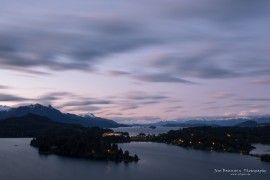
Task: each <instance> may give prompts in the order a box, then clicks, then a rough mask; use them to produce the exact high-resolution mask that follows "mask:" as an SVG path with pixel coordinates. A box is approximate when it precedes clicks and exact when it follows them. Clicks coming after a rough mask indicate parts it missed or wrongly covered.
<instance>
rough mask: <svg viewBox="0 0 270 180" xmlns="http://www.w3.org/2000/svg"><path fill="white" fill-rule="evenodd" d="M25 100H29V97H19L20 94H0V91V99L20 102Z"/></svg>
mask: <svg viewBox="0 0 270 180" xmlns="http://www.w3.org/2000/svg"><path fill="white" fill-rule="evenodd" d="M26 100H30V99H28V98H24V97H20V96H14V95H10V94H2V93H0V101H14V102H20V101H26Z"/></svg>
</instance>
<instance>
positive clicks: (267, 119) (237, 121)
mask: <svg viewBox="0 0 270 180" xmlns="http://www.w3.org/2000/svg"><path fill="white" fill-rule="evenodd" d="M245 122H247V123H245ZM251 122H253V124H251ZM241 123H243V124H241ZM255 123H257V125H262V124H269V123H270V116H256V117H239V118H229V119H225V118H224V119H220V118H219V119H216V120H215V119H201V120H187V121H177V120H176V121H160V122H155V123H149V124H136V125H137V126H145V125H146V126H164V127H196V126H237V125H240V126H245V125H246V126H249V125H250V126H255V125H256V124H255Z"/></svg>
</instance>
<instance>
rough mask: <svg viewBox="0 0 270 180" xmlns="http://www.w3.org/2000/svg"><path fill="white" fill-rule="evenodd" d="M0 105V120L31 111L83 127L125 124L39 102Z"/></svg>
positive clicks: (108, 126) (23, 114)
mask: <svg viewBox="0 0 270 180" xmlns="http://www.w3.org/2000/svg"><path fill="white" fill-rule="evenodd" d="M0 107H1V108H0V120H4V119H8V118H11V117H22V116H25V115H27V114H29V113H31V114H36V115H39V116H44V117H46V118H48V119H50V120H52V121H55V122H60V123H66V124H79V125H82V126H85V127H103V128H115V127H125V126H126V125H123V124H118V123H117V122H115V121H113V120H108V119H104V118H101V117H96V116H94V115H93V114H92V115H91V116H90V115H86V116H78V115H76V114H70V113H62V112H61V111H60V110H58V109H55V108H54V107H52V106H51V105H49V106H43V105H41V104H31V105H29V106H20V107H17V108H11V107H8V106H0Z"/></svg>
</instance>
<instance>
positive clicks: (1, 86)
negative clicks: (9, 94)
mask: <svg viewBox="0 0 270 180" xmlns="http://www.w3.org/2000/svg"><path fill="white" fill-rule="evenodd" d="M9 88H10V87H9V86H4V85H0V89H9Z"/></svg>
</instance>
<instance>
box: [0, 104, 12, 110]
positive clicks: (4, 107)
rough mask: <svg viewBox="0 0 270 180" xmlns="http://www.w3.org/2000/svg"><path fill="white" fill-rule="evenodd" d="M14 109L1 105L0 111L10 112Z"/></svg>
mask: <svg viewBox="0 0 270 180" xmlns="http://www.w3.org/2000/svg"><path fill="white" fill-rule="evenodd" d="M11 109H12V108H11V107H9V106H2V105H0V111H10V110H11Z"/></svg>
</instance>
